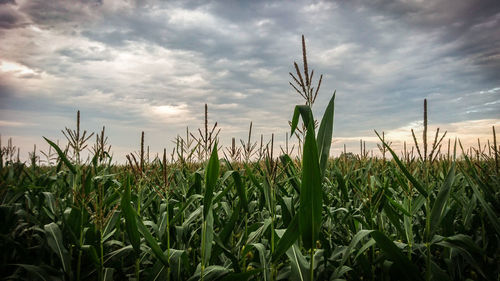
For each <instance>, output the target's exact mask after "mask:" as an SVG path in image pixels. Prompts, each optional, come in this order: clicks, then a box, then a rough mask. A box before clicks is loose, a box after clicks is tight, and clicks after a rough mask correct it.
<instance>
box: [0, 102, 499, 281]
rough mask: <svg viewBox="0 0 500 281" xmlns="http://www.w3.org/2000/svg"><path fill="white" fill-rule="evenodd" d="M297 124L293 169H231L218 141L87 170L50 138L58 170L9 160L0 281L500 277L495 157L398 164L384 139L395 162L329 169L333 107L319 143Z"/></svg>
mask: <svg viewBox="0 0 500 281" xmlns="http://www.w3.org/2000/svg"><path fill="white" fill-rule="evenodd" d="M330 115H331V117H332V118H330V117H329V116H330ZM299 117H302V120H303V121H304V124H305V127H306V128H308V129H307V130H306V132H307V133H306V134H305V138H304V143H303V155H301V157H296V158H294V159H292V158H291V157H290V156H288V155H286V154H283V155H281V156H280V157H277V158H276V157H274V158H273V157H272V154H271V153H267V154H266V157H263V159H261V160H260V161H253V162H252V161H248V162H245V161H240V162H231V161H229V160H227V158H226V159H222V160H221V159H219V156H220V155H219V153H218V149H217V144H216V143H214V145H213V147H211V148H210V152H211V153H210V154H208V155H207V158H209V159H208V160H207V161H206V162H205V163H194V162H189V161H184V160H183V159H179V160H178V161H175V162H167V161H166V159H165V157H164V158H163V159H159V158H155V159H154V160H153V161H151V162H148V161H146V160H145V159H143V158H141V157H143V153H141V154H140V155H139V157H140V158H141V159H140V161H136V162H135V164H136V165H134V162H130V163H131V164H132V165H128V166H116V165H113V164H111V157H110V156H109V154H108V153H107V151H106V149H105V148H104V147H103V146H101V147H99V142H98V143H97V145H96V149H94V152H95V153H94V154H93V158H92V160H90V161H88V162H84V163H82V162H81V160H80V157H79V154H78V153H73V154H70V153H69V152H68V149H66V150H65V151H62V150H61V149H60V148H59V147H58V146H57V145H56V144H55V143H53V142H51V141H49V140H48V142H49V143H50V144H51V146H52V147H54V148H55V149H56V151H57V156H58V157H57V161H55V163H54V165H50V166H47V165H44V166H39V165H37V164H36V161H33V163H31V165H29V166H27V165H25V164H23V163H20V162H15V161H7V162H5V163H4V162H3V161H2V163H1V167H0V177H1V178H0V202H1V206H0V220H1V221H0V225H1V239H0V255H1V260H2V262H1V264H0V272H2V277H3V279H6V280H17V279H30V280H35V279H42V280H123V279H127V278H128V279H136V280H138V279H142V280H165V279H167V280H168V279H169V280H198V279H203V280H283V279H288V280H311V279H312V278H313V279H316V280H338V279H340V280H341V279H347V280H361V279H363V280H423V279H427V280H464V279H467V278H470V279H472V280H498V278H499V277H498V276H499V270H500V266H499V261H500V251H499V249H500V246H499V238H500V220H499V219H498V217H499V214H500V198H499V195H500V193H499V186H500V180H499V177H498V171H497V170H496V169H497V167H496V166H495V161H494V158H493V157H489V158H488V157H481V158H478V159H476V158H474V159H471V158H470V157H468V156H467V154H460V155H461V156H460V157H459V159H456V157H455V156H453V155H451V156H448V157H440V159H436V160H433V161H429V160H427V161H423V160H421V159H418V158H411V159H406V158H405V159H403V160H400V159H399V158H398V157H397V155H396V154H394V152H393V151H392V150H391V149H390V147H389V146H388V145H387V144H384V142H383V141H382V138H381V142H382V144H381V145H383V146H384V147H385V149H387V150H388V152H389V153H391V154H392V156H393V159H392V160H386V159H378V158H370V157H364V156H355V155H350V157H347V155H343V156H341V157H339V158H335V159H331V158H330V159H329V160H328V161H327V159H328V152H327V151H329V144H330V143H331V128H332V122H333V98H332V101H331V104H330V105H329V109H328V110H326V113H325V116H324V117H323V121H322V123H321V125H320V127H319V130H318V133H317V134H315V130H314V127H313V126H314V125H313V122H310V121H312V120H314V119H313V117H312V113H311V110H310V109H309V107H308V106H297V108H296V111H295V114H294V118H293V121H292V128H294V127H296V126H297V123H298V121H299ZM75 136H76V134H75ZM101 144H102V142H101ZM72 148H73V149H75V148H76V149H78V148H79V146H78V142H75V145H74V146H72ZM458 150H460V148H458ZM141 155H142V156H141ZM4 156H5V155H4ZM311 268H312V270H311Z"/></svg>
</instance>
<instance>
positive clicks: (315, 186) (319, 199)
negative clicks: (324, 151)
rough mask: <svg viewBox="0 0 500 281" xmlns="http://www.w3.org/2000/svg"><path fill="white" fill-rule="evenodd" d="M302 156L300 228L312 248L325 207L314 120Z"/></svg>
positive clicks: (307, 246) (303, 237)
mask: <svg viewBox="0 0 500 281" xmlns="http://www.w3.org/2000/svg"><path fill="white" fill-rule="evenodd" d="M303 153H304V154H303V157H302V186H301V187H300V206H299V230H300V234H301V235H302V243H303V245H304V247H305V248H306V249H311V248H312V247H314V245H315V244H316V240H318V236H319V231H320V227H321V211H322V208H323V191H322V189H321V175H320V168H319V159H318V148H317V146H316V139H315V138H314V127H313V124H312V122H310V123H309V126H308V128H307V134H306V139H305V142H304V149H303Z"/></svg>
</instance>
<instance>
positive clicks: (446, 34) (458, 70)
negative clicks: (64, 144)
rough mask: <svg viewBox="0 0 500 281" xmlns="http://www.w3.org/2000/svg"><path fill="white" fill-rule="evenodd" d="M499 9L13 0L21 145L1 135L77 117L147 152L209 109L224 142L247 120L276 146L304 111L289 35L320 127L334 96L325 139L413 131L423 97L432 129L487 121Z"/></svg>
mask: <svg viewBox="0 0 500 281" xmlns="http://www.w3.org/2000/svg"><path fill="white" fill-rule="evenodd" d="M498 6H499V5H495V3H494V2H493V1H476V2H474V1H462V2H460V3H459V4H457V3H455V2H454V1H451V0H450V1H437V2H432V3H427V2H421V1H416V2H411V1H404V2H399V1H374V2H373V1H372V2H364V1H359V2H353V1H337V2H313V3H310V2H305V1H304V2H290V1H283V2H268V1H239V2H230V3H227V2H224V1H213V2H208V3H207V2H205V1H168V2H156V1H137V2H136V1H119V0H113V1H111V0H110V1H104V2H101V1H77V2H75V3H73V2H72V3H71V4H69V2H67V1H41V0H40V1H20V0H19V1H17V5H11V4H8V5H2V6H0V28H1V29H3V31H0V32H2V33H1V34H2V37H0V40H1V41H2V43H3V44H0V52H1V53H2V54H6V55H5V56H3V57H2V58H0V60H1V61H2V62H1V63H2V64H0V87H1V88H0V98H1V100H2V106H1V107H0V120H4V121H5V122H3V123H0V128H1V130H2V131H5V133H3V134H12V135H23V134H24V135H30V133H28V129H23V127H22V126H20V125H19V126H16V127H6V126H2V125H1V124H18V123H19V124H33V123H37V122H32V120H31V119H30V118H35V117H34V116H36V118H37V120H53V119H51V118H53V117H54V116H58V117H60V118H63V117H65V118H68V117H71V116H73V114H74V112H75V111H76V110H77V109H80V110H81V111H82V113H84V114H83V115H84V116H87V118H88V119H86V120H88V122H89V123H88V125H89V126H90V127H91V128H94V129H95V130H97V129H98V128H99V127H100V126H101V124H103V123H104V124H105V125H107V126H108V125H109V127H113V126H115V128H117V129H116V130H115V131H113V129H112V128H110V131H109V132H110V133H113V132H114V134H115V135H114V136H115V138H116V141H117V144H116V145H117V146H120V147H132V145H133V144H134V142H130V138H127V137H125V135H126V132H127V131H128V132H130V133H131V134H137V135H138V134H139V132H140V131H141V130H145V131H147V132H148V135H150V136H151V138H152V140H151V145H153V146H155V147H157V149H159V148H161V147H162V146H165V145H169V139H171V138H172V137H173V136H175V134H176V133H180V132H182V131H183V128H184V126H190V128H193V129H194V128H197V127H198V126H201V124H202V118H203V104H204V103H208V104H209V113H210V119H211V120H218V121H219V124H220V125H221V126H222V127H223V131H222V132H223V134H222V135H221V137H222V138H223V141H227V140H229V139H230V137H231V136H236V137H241V138H244V136H245V131H246V129H247V127H248V124H249V122H250V121H254V128H255V129H256V130H260V131H261V132H262V133H266V134H270V133H271V132H272V131H275V132H276V133H279V134H282V133H283V135H284V132H285V131H286V130H288V128H287V126H288V125H287V120H288V119H289V118H290V117H291V113H292V110H293V105H294V104H297V103H302V101H301V99H300V97H299V96H298V94H296V93H294V91H293V90H292V89H290V87H289V85H288V80H289V76H288V72H290V71H292V72H293V67H292V63H293V61H294V60H296V61H297V62H299V63H301V61H302V57H301V47H300V34H305V35H306V39H307V47H308V57H309V62H310V65H311V66H312V67H313V68H315V72H316V74H315V76H316V79H317V78H318V77H319V74H320V73H323V74H324V75H325V76H324V80H323V84H322V87H321V91H320V96H319V97H318V100H317V103H316V105H315V107H314V110H315V111H316V115H317V116H318V117H319V116H321V115H322V110H324V106H325V105H326V103H327V101H328V99H329V98H330V96H331V94H332V93H333V91H334V90H335V89H337V101H336V119H335V122H336V123H335V135H336V136H339V137H351V136H372V135H373V133H372V129H374V128H375V129H378V130H392V129H395V128H401V127H405V126H407V125H408V124H410V123H412V122H415V121H418V120H420V119H421V114H422V113H421V106H422V101H423V99H424V98H428V100H429V105H430V118H431V121H434V122H436V123H451V122H462V121H464V122H467V121H470V120H480V119H481V120H482V119H498V118H500V116H499V115H498V112H500V103H499V98H498V97H499V96H498V93H499V90H498V88H499V87H500V85H499V84H500V77H499V73H500V56H499V52H498V50H499V49H500V46H499V44H500V43H499V40H498V39H497V38H500V34H499V30H500V28H499V26H500V9H499V7H498ZM37 111H38V112H37ZM33 112H37V113H36V114H34V113H33ZM44 112H45V113H44ZM23 114H24V115H23ZM20 116H23V117H20ZM21 119H22V120H21ZM65 120H71V119H65ZM7 121H8V122H7ZM14 121H18V123H12V122H14ZM9 122H10V123H9ZM42 124H45V123H43V122H42ZM50 124H51V125H54V126H55V125H59V126H60V127H64V126H69V125H71V124H67V123H64V124H63V123H61V122H53V123H50ZM4 127H5V128H4ZM167 128H168V130H167ZM29 130H31V132H32V133H31V136H38V135H39V134H41V133H43V130H41V129H40V132H34V131H33V128H30V129H29ZM36 133H38V134H36ZM112 140H113V136H112Z"/></svg>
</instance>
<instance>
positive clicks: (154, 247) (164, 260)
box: [137, 218, 168, 267]
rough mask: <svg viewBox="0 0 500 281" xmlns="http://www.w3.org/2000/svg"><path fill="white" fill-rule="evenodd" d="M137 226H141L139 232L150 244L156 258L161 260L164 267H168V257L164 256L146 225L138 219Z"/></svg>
mask: <svg viewBox="0 0 500 281" xmlns="http://www.w3.org/2000/svg"><path fill="white" fill-rule="evenodd" d="M137 226H139V231H140V232H141V233H142V236H144V239H145V240H146V243H148V245H149V247H150V248H151V250H152V251H153V254H154V255H155V257H156V258H157V259H159V260H160V261H161V262H162V263H163V265H165V266H166V267H168V257H167V256H166V255H164V254H163V251H162V249H161V248H160V245H158V242H157V241H156V239H155V238H154V237H153V235H152V234H151V232H149V230H148V229H147V227H146V226H145V225H144V223H143V222H142V220H141V219H140V218H137Z"/></svg>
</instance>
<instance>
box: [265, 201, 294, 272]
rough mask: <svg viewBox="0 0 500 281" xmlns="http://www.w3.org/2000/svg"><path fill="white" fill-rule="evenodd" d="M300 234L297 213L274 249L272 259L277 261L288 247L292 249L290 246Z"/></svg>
mask: <svg viewBox="0 0 500 281" xmlns="http://www.w3.org/2000/svg"><path fill="white" fill-rule="evenodd" d="M283 207H284V206H283ZM283 207H282V208H283ZM299 234H300V233H299V216H298V215H295V216H294V217H293V219H292V221H291V222H290V225H289V226H288V228H287V229H286V231H285V233H284V234H283V236H281V238H280V240H279V241H278V244H277V245H276V248H275V249H274V253H273V256H272V259H271V260H272V262H276V261H277V260H278V259H279V258H280V257H281V256H282V255H284V254H285V253H286V252H287V251H288V249H290V247H291V246H292V245H293V244H294V243H295V241H297V239H298V238H299Z"/></svg>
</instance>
